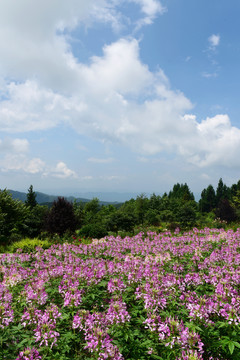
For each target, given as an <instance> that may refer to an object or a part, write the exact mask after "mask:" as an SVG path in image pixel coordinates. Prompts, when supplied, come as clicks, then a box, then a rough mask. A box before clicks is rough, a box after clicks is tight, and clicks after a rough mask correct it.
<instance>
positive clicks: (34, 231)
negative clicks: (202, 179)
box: [0, 178, 240, 243]
mask: <svg viewBox="0 0 240 360" xmlns="http://www.w3.org/2000/svg"><path fill="white" fill-rule="evenodd" d="M239 220H240V180H239V181H238V183H237V184H233V185H232V186H231V187H228V186H227V185H226V184H224V183H223V180H222V178H221V179H220V180H219V182H218V185H217V188H216V190H215V189H214V187H213V186H212V185H209V186H208V187H207V188H206V189H203V191H202V192H201V198H200V200H199V201H198V202H197V201H196V200H195V198H194V195H193V193H192V192H191V190H190V189H189V186H188V185H187V184H186V183H185V184H179V183H177V184H175V185H174V186H173V188H172V190H170V191H169V193H164V194H163V195H161V196H160V195H156V194H154V193H153V194H152V195H151V196H150V197H147V196H146V195H145V194H140V195H138V196H137V197H136V199H131V200H128V201H126V202H124V203H122V204H119V205H116V206H115V205H100V202H99V200H98V199H97V198H93V199H92V200H91V201H89V202H87V203H81V202H76V201H74V202H69V201H68V200H66V199H65V198H64V197H59V198H58V199H57V200H55V201H54V202H53V204H52V206H51V207H50V208H49V207H47V206H45V205H39V204H38V203H37V201H36V194H35V192H34V190H33V186H32V185H31V186H30V187H29V189H28V193H27V198H26V201H25V202H22V201H20V200H16V199H13V198H12V196H11V194H10V193H9V192H8V190H7V189H4V190H0V242H1V243H7V242H9V241H14V240H19V238H22V237H30V238H33V237H42V236H54V235H55V234H58V236H66V234H68V235H69V236H70V235H73V234H76V235H77V236H80V237H81V236H85V237H98V238H99V237H103V236H105V235H107V234H109V233H111V232H112V233H118V232H119V231H125V232H131V233H132V232H133V231H134V229H135V228H136V227H138V228H139V227H144V226H145V227H151V226H152V227H157V228H158V229H159V230H161V229H163V228H167V229H169V230H174V229H175V228H177V227H179V228H180V229H183V230H184V229H189V228H192V227H205V226H209V227H216V226H217V227H220V226H221V227H222V226H226V224H230V223H235V224H237V222H238V221H239Z"/></svg>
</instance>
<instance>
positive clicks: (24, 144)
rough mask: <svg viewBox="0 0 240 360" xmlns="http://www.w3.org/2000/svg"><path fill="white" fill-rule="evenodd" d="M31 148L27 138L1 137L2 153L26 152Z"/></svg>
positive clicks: (0, 147) (0, 146)
mask: <svg viewBox="0 0 240 360" xmlns="http://www.w3.org/2000/svg"><path fill="white" fill-rule="evenodd" d="M28 150H29V142H28V140H27V139H11V138H4V139H3V140H1V139H0V153H12V152H13V153H25V152H27V151H28Z"/></svg>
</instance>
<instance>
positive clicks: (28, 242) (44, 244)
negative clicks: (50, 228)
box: [8, 238, 52, 253]
mask: <svg viewBox="0 0 240 360" xmlns="http://www.w3.org/2000/svg"><path fill="white" fill-rule="evenodd" d="M51 245H52V244H51V243H50V242H49V241H48V240H40V239H38V238H34V239H29V238H25V239H22V240H20V241H16V242H14V243H13V244H11V245H10V246H9V247H8V252H11V253H15V252H16V251H17V250H18V249H21V250H22V251H23V252H28V253H30V252H34V251H35V249H36V247H41V248H43V249H48V248H50V246H51Z"/></svg>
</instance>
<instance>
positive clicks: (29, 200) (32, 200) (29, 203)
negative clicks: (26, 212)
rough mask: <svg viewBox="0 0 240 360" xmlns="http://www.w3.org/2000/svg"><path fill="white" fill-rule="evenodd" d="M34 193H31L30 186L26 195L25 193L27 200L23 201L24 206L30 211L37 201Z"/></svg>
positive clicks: (31, 187)
mask: <svg viewBox="0 0 240 360" xmlns="http://www.w3.org/2000/svg"><path fill="white" fill-rule="evenodd" d="M36 197H37V195H36V193H35V192H34V191H33V186H32V185H30V187H29V189H28V193H27V199H26V201H25V205H26V206H29V207H30V209H33V208H34V207H35V206H36V205H37V200H36Z"/></svg>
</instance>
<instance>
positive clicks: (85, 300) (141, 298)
mask: <svg viewBox="0 0 240 360" xmlns="http://www.w3.org/2000/svg"><path fill="white" fill-rule="evenodd" d="M0 281H1V283H0V359H6V360H16V359H17V360H30V359H32V360H33V359H34V360H35V359H39V360H40V359H48V360H54V359H56V360H67V359H69V360H70V359H73V360H76V359H101V360H102V359H115V360H118V359H135V360H142V359H163V360H164V359H168V360H187V359H189V360H194V359H209V360H210V359H211V360H220V359H226V360H231V359H236V360H237V359H240V325H239V324H240V229H238V230H237V231H236V232H234V231H233V230H229V231H227V232H226V231H224V230H217V229H204V230H198V229H193V230H192V231H191V232H187V233H184V234H178V233H177V232H176V233H174V234H171V233H170V232H165V233H161V234H156V233H152V232H149V233H148V234H147V235H146V236H144V234H143V233H140V234H138V235H137V236H134V237H132V238H130V237H126V238H124V239H121V238H120V237H116V238H115V237H106V238H104V239H101V240H94V241H93V243H92V244H90V245H84V244H80V245H73V244H56V245H52V247H51V248H49V249H47V250H43V249H42V248H37V249H36V251H35V252H33V253H30V254H25V253H21V252H20V251H19V252H18V253H15V254H9V253H8V254H1V255H0Z"/></svg>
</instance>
